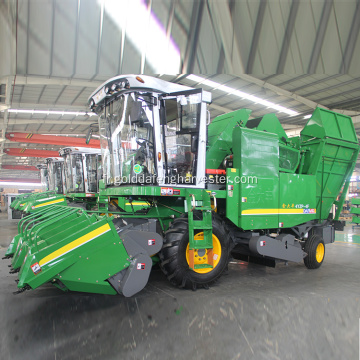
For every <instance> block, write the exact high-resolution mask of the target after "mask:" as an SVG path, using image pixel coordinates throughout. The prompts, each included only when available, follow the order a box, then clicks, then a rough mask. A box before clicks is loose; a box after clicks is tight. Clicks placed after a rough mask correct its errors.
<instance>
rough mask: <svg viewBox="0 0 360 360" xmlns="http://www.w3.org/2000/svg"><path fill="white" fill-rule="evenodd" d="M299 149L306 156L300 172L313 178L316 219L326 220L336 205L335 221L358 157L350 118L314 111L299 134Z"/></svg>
mask: <svg viewBox="0 0 360 360" xmlns="http://www.w3.org/2000/svg"><path fill="white" fill-rule="evenodd" d="M300 148H301V150H302V151H304V152H305V155H304V161H303V166H301V172H302V173H303V174H309V175H315V176H316V183H317V190H316V198H317V205H316V208H317V218H318V219H321V220H323V219H327V217H328V215H329V212H330V210H331V207H332V205H333V204H334V203H335V204H336V205H338V211H337V213H336V217H335V218H336V219H337V218H338V217H339V214H340V209H341V208H342V204H343V202H344V200H345V194H346V191H347V188H348V186H349V179H350V177H351V174H352V172H353V169H354V167H355V163H356V159H357V156H358V153H359V144H358V141H357V137H356V133H355V130H354V126H353V124H352V120H351V118H350V117H348V116H344V115H340V114H336V113H333V112H332V111H328V110H324V109H320V108H317V109H316V110H315V111H314V114H313V116H312V118H311V119H310V120H309V122H308V124H307V125H306V126H305V128H304V129H303V130H302V132H301V143H300ZM344 182H345V186H344V190H343V194H342V195H341V197H340V199H339V201H336V199H337V197H338V196H339V194H340V191H341V188H342V186H343V185H344Z"/></svg>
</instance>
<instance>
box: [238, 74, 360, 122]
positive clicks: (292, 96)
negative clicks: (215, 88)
mask: <svg viewBox="0 0 360 360" xmlns="http://www.w3.org/2000/svg"><path fill="white" fill-rule="evenodd" d="M238 77H239V78H240V79H243V80H245V81H247V82H250V83H253V84H256V85H258V86H261V87H263V88H265V89H269V90H271V91H273V92H274V93H276V94H277V95H283V96H286V97H288V98H290V99H294V100H296V101H298V102H300V103H302V104H304V105H306V106H308V107H310V108H311V109H315V108H316V107H318V106H321V107H322V108H324V109H329V108H328V107H326V106H325V105H322V104H319V103H318V102H316V101H312V100H310V99H307V98H305V97H303V96H300V95H297V94H295V93H293V92H291V91H288V90H285V89H282V88H280V87H278V86H276V85H272V84H269V83H267V82H266V81H263V80H260V79H257V78H255V77H253V76H251V75H247V74H240V75H238ZM339 112H341V113H342V114H346V115H349V116H351V115H354V113H353V112H350V113H349V112H347V111H346V110H340V111H339Z"/></svg>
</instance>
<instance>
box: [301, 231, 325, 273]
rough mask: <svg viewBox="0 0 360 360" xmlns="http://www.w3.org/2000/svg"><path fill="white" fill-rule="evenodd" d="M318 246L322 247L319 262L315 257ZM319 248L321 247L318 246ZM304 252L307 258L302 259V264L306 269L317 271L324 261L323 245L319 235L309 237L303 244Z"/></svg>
mask: <svg viewBox="0 0 360 360" xmlns="http://www.w3.org/2000/svg"><path fill="white" fill-rule="evenodd" d="M319 244H322V246H323V250H324V252H323V256H322V258H321V261H320V259H319V258H317V257H316V252H317V249H318V246H319ZM320 247H321V245H320ZM304 251H305V252H306V253H307V256H306V257H305V258H304V264H305V266H306V267H307V268H308V269H318V268H319V267H320V266H321V264H322V263H323V261H324V259H325V244H324V240H323V239H322V237H321V236H319V235H315V234H313V235H311V236H310V238H309V239H308V240H306V242H305V246H304Z"/></svg>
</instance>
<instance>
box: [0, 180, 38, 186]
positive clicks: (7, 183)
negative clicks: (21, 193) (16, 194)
mask: <svg viewBox="0 0 360 360" xmlns="http://www.w3.org/2000/svg"><path fill="white" fill-rule="evenodd" d="M4 185H10V186H32V187H41V186H42V185H41V183H23V182H15V181H0V186H4Z"/></svg>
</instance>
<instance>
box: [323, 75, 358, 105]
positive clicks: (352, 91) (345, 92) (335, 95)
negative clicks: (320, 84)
mask: <svg viewBox="0 0 360 360" xmlns="http://www.w3.org/2000/svg"><path fill="white" fill-rule="evenodd" d="M358 81H359V80H357V82H358ZM340 85H342V84H340ZM324 91H326V90H324ZM357 91H360V88H356V89H350V90H347V91H343V92H342V93H340V94H333V95H329V96H325V97H323V98H320V99H318V101H324V100H327V99H331V98H334V97H339V96H342V95H346V94H352V93H355V92H357Z"/></svg>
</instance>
